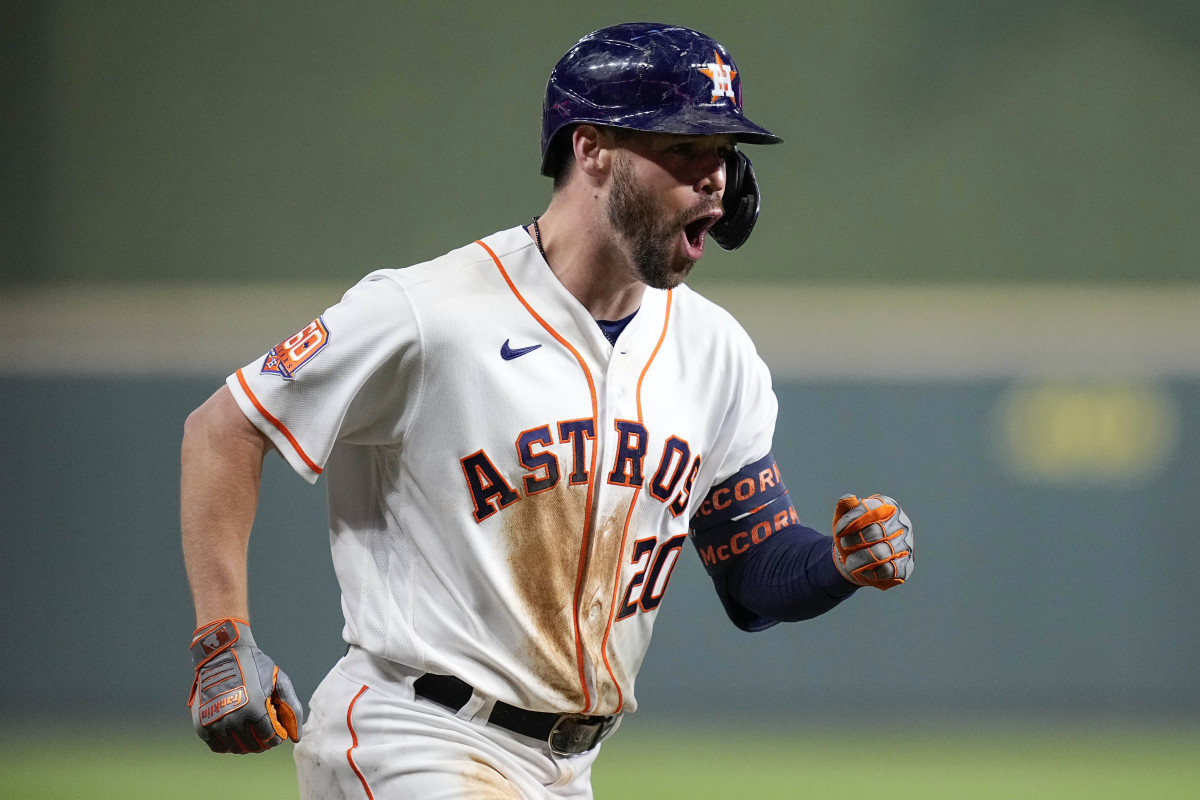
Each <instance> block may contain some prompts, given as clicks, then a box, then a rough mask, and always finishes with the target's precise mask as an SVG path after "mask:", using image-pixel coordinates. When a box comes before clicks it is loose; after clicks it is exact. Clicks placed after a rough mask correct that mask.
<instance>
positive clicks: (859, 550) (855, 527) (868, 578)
mask: <svg viewBox="0 0 1200 800" xmlns="http://www.w3.org/2000/svg"><path fill="white" fill-rule="evenodd" d="M833 561H834V563H835V564H836V565H837V568H838V570H839V571H840V572H841V573H842V575H843V576H845V578H846V580H848V581H850V582H851V583H857V584H858V585H859V586H874V587H876V588H877V589H890V588H892V587H893V586H899V585H900V584H902V583H904V581H905V580H906V579H907V578H908V576H909V575H910V574H911V573H912V568H913V536H912V523H911V522H909V520H908V515H907V514H905V513H904V510H903V509H902V508H900V504H899V503H897V502H896V501H895V500H893V499H892V498H890V497H886V496H884V495H881V494H873V495H871V496H870V497H864V498H863V499H862V500H859V499H858V498H857V497H855V496H854V495H852V494H845V495H842V496H841V498H840V499H839V500H838V503H837V509H836V510H835V511H834V513H833Z"/></svg>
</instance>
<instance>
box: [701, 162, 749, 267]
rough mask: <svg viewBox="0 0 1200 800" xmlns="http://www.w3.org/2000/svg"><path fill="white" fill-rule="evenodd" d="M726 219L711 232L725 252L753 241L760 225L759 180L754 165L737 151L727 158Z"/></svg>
mask: <svg viewBox="0 0 1200 800" xmlns="http://www.w3.org/2000/svg"><path fill="white" fill-rule="evenodd" d="M721 206H722V208H723V209H724V211H725V215H724V216H722V217H721V219H720V220H719V221H718V222H717V224H716V225H713V226H712V228H711V229H710V230H709V233H710V234H711V235H712V237H713V239H714V240H715V241H716V243H717V244H719V245H720V246H721V248H722V249H724V250H736V249H738V248H739V247H741V246H742V245H743V244H745V243H746V240H747V239H749V238H750V232H751V231H753V230H754V223H755V222H757V221H758V208H759V192H758V180H757V179H756V178H755V177H754V165H753V164H751V163H750V159H749V158H747V157H746V154H745V153H743V152H742V151H741V150H738V149H736V148H734V149H732V150H730V151H729V154H728V155H727V156H725V193H724V194H723V195H722V196H721Z"/></svg>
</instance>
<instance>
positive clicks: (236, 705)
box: [188, 619, 301, 753]
mask: <svg viewBox="0 0 1200 800" xmlns="http://www.w3.org/2000/svg"><path fill="white" fill-rule="evenodd" d="M192 660H193V663H194V664H195V667H196V679H195V681H194V682H193V683H192V694H191V697H190V698H188V707H189V708H191V710H192V725H193V727H195V729H196V733H198V734H199V735H200V738H201V739H203V740H204V741H205V742H207V743H208V747H209V749H211V750H212V751H213V752H215V753H258V752H261V751H263V750H267V749H269V748H271V747H274V746H275V745H277V744H282V743H283V740H284V738H288V739H291V740H292V741H293V742H298V741H300V716H299V715H300V709H301V705H300V698H298V697H297V696H296V692H295V690H294V689H292V682H291V681H290V680H289V679H288V676H287V675H285V674H284V673H283V672H282V671H281V670H280V669H279V667H277V666H275V662H274V661H272V660H271V659H270V658H269V657H268V656H267V654H266V653H264V652H263V651H261V650H259V649H258V646H257V645H255V643H254V637H253V636H252V635H251V634H250V625H249V623H247V622H245V621H244V620H240V619H219V620H216V621H214V622H210V623H208V624H207V625H204V626H202V627H200V628H198V629H197V630H196V632H195V633H194V634H192ZM243 665H249V666H252V667H253V669H252V670H250V671H249V674H248V675H247V673H246V671H244V668H243Z"/></svg>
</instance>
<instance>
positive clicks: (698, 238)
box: [683, 211, 721, 258]
mask: <svg viewBox="0 0 1200 800" xmlns="http://www.w3.org/2000/svg"><path fill="white" fill-rule="evenodd" d="M720 218H721V212H720V211H710V212H709V213H707V214H705V215H704V216H702V217H699V218H697V219H694V220H692V221H691V222H689V223H688V224H687V225H685V226H684V227H683V235H684V237H685V238H686V239H687V243H688V248H689V250H691V251H695V252H698V253H703V252H704V235H705V234H706V233H708V231H709V229H710V228H712V226H713V225H716V224H717V220H719V219H720ZM688 255H689V257H693V255H692V253H689V254H688ZM694 258H699V255H696V256H694Z"/></svg>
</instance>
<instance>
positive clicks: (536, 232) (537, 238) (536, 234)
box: [533, 217, 550, 264]
mask: <svg viewBox="0 0 1200 800" xmlns="http://www.w3.org/2000/svg"><path fill="white" fill-rule="evenodd" d="M533 243H534V244H536V245H537V249H538V252H539V253H541V254H542V260H543V261H545V262H546V263H547V264H549V263H550V259H549V258H546V250H545V248H543V247H542V230H541V228H539V227H538V218H537V217H534V218H533Z"/></svg>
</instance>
